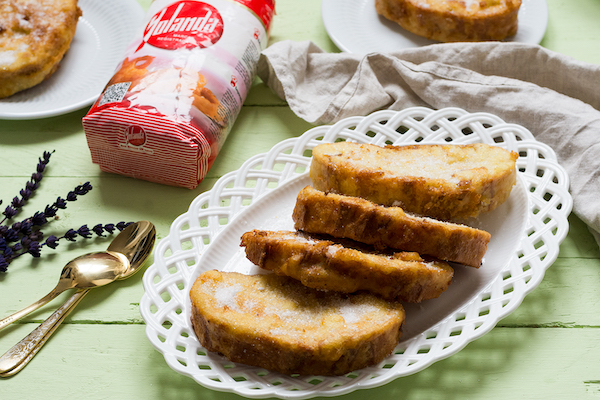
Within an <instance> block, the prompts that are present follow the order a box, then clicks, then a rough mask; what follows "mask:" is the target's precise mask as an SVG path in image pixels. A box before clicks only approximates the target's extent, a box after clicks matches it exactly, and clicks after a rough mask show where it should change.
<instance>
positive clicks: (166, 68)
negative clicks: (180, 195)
mask: <svg viewBox="0 0 600 400" xmlns="http://www.w3.org/2000/svg"><path fill="white" fill-rule="evenodd" d="M274 7H275V2H274V0H231V1H228V0H203V1H195V0H183V1H173V0H156V1H154V2H153V3H152V5H151V6H150V9H149V11H148V13H147V15H146V19H145V23H144V24H143V26H142V28H143V29H140V32H139V35H138V37H137V38H136V39H135V40H134V42H133V43H132V44H131V45H130V46H129V48H128V49H127V51H126V54H125V57H124V60H123V61H122V63H121V64H120V65H119V66H118V67H117V70H116V72H115V74H114V76H113V77H112V79H111V80H110V81H109V82H108V84H107V85H106V87H105V88H104V90H103V92H102V93H101V95H100V96H99V98H98V100H97V101H96V103H95V104H94V105H93V106H92V108H91V109H90V111H89V112H88V114H87V115H86V116H85V117H84V118H83V128H84V131H85V135H86V138H87V142H88V146H89V148H90V152H91V156H92V161H93V162H94V163H96V164H98V165H99V166H100V168H101V169H102V170H103V171H106V172H112V173H118V174H122V175H127V176H132V177H135V178H139V179H144V180H148V181H152V182H158V183H163V184H168V185H173V186H182V187H187V188H190V189H193V188H195V187H196V186H197V185H198V183H200V181H201V180H202V179H203V178H204V176H205V175H206V173H207V172H208V170H209V168H210V166H211V165H212V163H213V162H214V160H215V158H216V156H217V154H218V153H219V150H220V149H221V147H222V145H223V143H224V142H225V139H226V137H227V134H228V133H229V131H230V130H231V127H232V125H233V123H234V121H235V119H236V117H237V115H238V114H239V112H240V109H241V107H242V104H243V102H244V100H245V98H246V95H247V93H248V91H249V90H250V86H251V84H252V80H253V78H254V76H255V73H256V66H257V63H258V58H259V55H260V52H261V51H262V50H263V49H264V48H265V47H266V45H267V40H268V32H269V25H270V23H271V19H272V17H273V13H274Z"/></svg>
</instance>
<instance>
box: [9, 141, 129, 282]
mask: <svg viewBox="0 0 600 400" xmlns="http://www.w3.org/2000/svg"><path fill="white" fill-rule="evenodd" d="M51 155H52V153H50V152H46V151H45V152H44V155H43V158H40V159H39V162H38V164H37V167H36V172H34V173H33V174H32V175H31V180H30V181H28V182H27V184H26V185H25V188H24V189H22V190H21V191H20V192H19V194H20V197H18V196H17V197H14V198H13V200H12V201H11V204H10V205H9V206H7V207H6V209H5V210H4V212H2V214H3V215H4V219H2V221H0V272H6V271H7V269H8V266H9V265H10V263H11V262H12V261H13V260H14V259H16V258H17V257H20V256H22V255H24V254H29V255H31V256H32V257H34V258H38V257H40V256H41V251H42V249H43V248H44V247H49V248H51V249H55V248H56V247H57V246H58V244H59V243H58V242H59V241H60V240H62V239H64V240H67V241H71V242H74V241H76V240H77V238H83V239H90V238H92V237H93V236H94V234H96V236H98V237H105V236H106V234H112V233H113V232H114V231H115V230H119V231H122V230H123V229H125V228H126V227H127V226H129V225H130V224H131V222H119V223H118V224H116V225H115V224H105V225H102V224H97V225H95V226H94V227H93V228H92V229H90V228H89V227H88V226H87V225H82V226H81V227H79V229H77V230H75V229H69V230H68V231H67V232H65V234H64V235H63V236H60V237H57V236H54V235H50V236H48V237H47V238H46V240H45V241H44V233H43V232H42V228H43V227H44V226H45V225H46V224H47V223H48V222H49V220H51V219H53V218H54V217H56V216H57V212H58V210H63V209H66V208H67V205H68V203H69V202H73V201H76V200H77V198H78V196H83V195H85V194H87V193H89V191H90V190H92V188H93V187H92V185H91V184H90V183H89V182H86V183H84V184H83V185H78V186H76V187H75V188H74V189H73V190H72V191H70V192H69V193H67V195H66V197H65V198H62V197H58V198H57V199H56V201H55V202H54V203H52V204H48V205H47V206H46V207H45V208H44V210H43V211H37V212H36V213H34V214H33V215H32V216H31V217H29V218H25V219H23V220H22V221H16V222H13V223H12V224H8V221H9V220H11V219H12V218H13V217H14V216H15V215H17V214H18V213H19V212H20V211H21V209H22V208H23V206H24V205H25V203H26V202H27V200H29V199H30V198H31V196H32V195H33V193H34V192H35V191H36V190H37V189H38V188H39V186H40V182H41V180H42V178H43V173H44V171H45V169H46V166H47V164H48V163H49V161H50V156H51ZM0 204H2V201H1V200H0Z"/></svg>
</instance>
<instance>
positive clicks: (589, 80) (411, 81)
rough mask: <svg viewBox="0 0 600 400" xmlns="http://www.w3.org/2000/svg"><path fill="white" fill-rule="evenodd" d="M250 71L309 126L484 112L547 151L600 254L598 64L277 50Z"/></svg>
mask: <svg viewBox="0 0 600 400" xmlns="http://www.w3.org/2000/svg"><path fill="white" fill-rule="evenodd" d="M258 68H259V70H258V76H259V77H260V78H261V79H262V80H263V81H264V82H265V83H266V84H267V85H268V86H269V87H270V88H271V89H272V90H273V91H274V92H275V93H276V94H277V95H278V96H279V97H281V98H282V99H284V100H286V101H287V103H288V105H289V106H290V108H291V109H292V110H293V111H294V113H296V115H298V116H299V117H301V118H303V119H304V120H306V121H308V122H309V123H312V124H330V123H334V122H336V121H339V120H340V119H343V118H346V117H349V116H352V115H367V114H369V113H371V112H373V111H376V110H380V109H391V110H401V109H404V108H407V107H414V106H426V107H430V108H434V109H440V108H444V107H459V108H462V109H464V110H466V111H469V112H488V113H491V114H494V115H497V116H498V117H500V118H502V119H503V120H504V121H506V122H510V123H516V124H519V125H521V126H523V127H525V128H527V129H529V130H530V131H531V133H532V134H533V135H534V136H535V137H536V139H537V140H539V141H540V142H542V143H545V144H547V145H549V146H550V147H552V148H553V150H554V151H555V152H556V154H557V158H558V161H559V163H560V164H561V165H562V166H563V167H564V168H565V169H566V171H567V173H568V174H569V178H570V184H571V185H570V191H571V195H572V196H573V212H574V213H575V214H576V215H577V216H578V217H579V218H580V219H581V220H582V221H583V222H585V223H586V224H587V225H588V227H589V228H590V231H591V232H592V234H593V235H594V237H595V239H596V241H597V242H598V244H599V245H600V234H599V232H600V201H599V200H598V199H599V198H600V111H599V110H600V65H593V64H587V63H584V62H579V61H577V60H574V59H572V58H569V57H567V56H564V55H561V54H558V53H555V52H552V51H549V50H547V49H544V48H542V47H540V46H537V45H529V44H523V43H513V42H510V43H509V42H506V43H505V42H484V43H444V44H434V45H429V46H424V47H418V48H410V49H405V50H398V51H395V52H392V53H371V54H367V55H366V56H360V55H354V54H348V53H335V54H332V53H325V52H323V51H322V50H321V49H320V48H319V47H317V46H316V45H315V44H313V43H311V42H291V41H282V42H278V43H275V44H273V45H271V46H270V47H268V48H267V49H266V50H264V51H263V53H262V54H261V58H260V61H259V66H258Z"/></svg>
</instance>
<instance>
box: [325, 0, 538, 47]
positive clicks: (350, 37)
mask: <svg viewBox="0 0 600 400" xmlns="http://www.w3.org/2000/svg"><path fill="white" fill-rule="evenodd" d="M321 13H322V17H323V23H324V24H325V29H326V30H327V33H328V34H329V37H330V38H331V40H332V41H333V42H334V43H335V44H336V46H337V47H338V48H339V49H340V50H342V51H345V52H348V53H356V54H363V55H364V54H367V53H373V52H380V53H383V52H391V51H394V50H400V49H404V48H409V47H418V46H425V45H428V44H433V43H439V42H436V41H433V40H429V39H426V38H424V37H421V36H417V35H415V34H413V33H411V32H408V31H407V30H405V29H403V28H402V27H400V25H398V24H397V23H395V22H392V21H390V20H388V19H386V18H384V17H381V16H380V15H378V14H377V12H376V11H375V1H374V0H323V2H322V3H321ZM547 24H548V5H547V4H546V0H523V1H522V3H521V8H520V10H519V29H518V31H517V34H516V35H515V36H514V37H511V38H509V39H507V41H510V42H521V43H530V44H539V43H540V42H541V41H542V38H543V37H544V33H545V32H546V26H547Z"/></svg>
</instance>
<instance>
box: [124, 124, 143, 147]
mask: <svg viewBox="0 0 600 400" xmlns="http://www.w3.org/2000/svg"><path fill="white" fill-rule="evenodd" d="M125 137H126V139H127V143H129V144H131V145H133V146H141V145H143V144H144V143H146V132H145V131H144V128H142V127H141V126H137V125H131V126H129V127H128V128H127V131H126V132H125Z"/></svg>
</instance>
